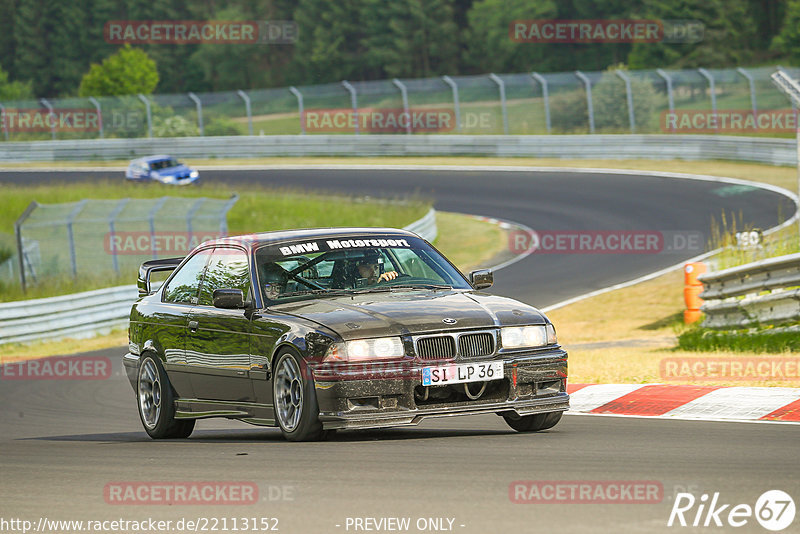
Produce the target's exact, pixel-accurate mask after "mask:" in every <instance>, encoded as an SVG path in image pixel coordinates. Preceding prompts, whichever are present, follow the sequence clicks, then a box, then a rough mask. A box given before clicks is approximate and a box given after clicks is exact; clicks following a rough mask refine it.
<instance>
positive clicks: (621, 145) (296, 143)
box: [0, 135, 797, 165]
mask: <svg viewBox="0 0 800 534" xmlns="http://www.w3.org/2000/svg"><path fill="white" fill-rule="evenodd" d="M156 153H159V154H161V153H168V154H171V155H174V156H177V157H179V158H209V157H214V158H252V157H271V156H465V155H469V156H498V157H533V158H565V159H567V158H583V159H585V158H593V159H638V158H641V159H679V160H680V159H683V160H708V159H724V160H736V161H749V162H757V163H767V164H770V165H794V164H796V162H797V151H796V144H795V141H794V140H793V139H775V138H767V137H736V136H722V135H553V136H547V135H272V136H235V137H175V138H156V139H86V140H72V141H30V142H8V143H0V163H3V162H8V163H11V162H28V161H66V160H81V161H88V160H109V159H131V158H134V157H139V156H146V155H150V154H156Z"/></svg>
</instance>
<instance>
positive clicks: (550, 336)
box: [545, 323, 558, 345]
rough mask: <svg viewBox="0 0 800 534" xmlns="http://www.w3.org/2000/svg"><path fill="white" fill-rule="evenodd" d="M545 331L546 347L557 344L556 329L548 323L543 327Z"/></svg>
mask: <svg viewBox="0 0 800 534" xmlns="http://www.w3.org/2000/svg"><path fill="white" fill-rule="evenodd" d="M545 330H546V331H547V344H548V345H556V344H557V343H558V338H557V337H556V327H555V326H553V323H550V324H549V325H547V326H546V327H545Z"/></svg>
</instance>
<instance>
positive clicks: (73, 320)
mask: <svg viewBox="0 0 800 534" xmlns="http://www.w3.org/2000/svg"><path fill="white" fill-rule="evenodd" d="M405 229H406V230H409V231H411V232H414V233H416V234H418V235H420V236H421V237H423V238H425V239H427V240H428V241H433V240H434V239H436V236H437V233H438V230H437V228H436V210H434V209H433V208H431V209H430V211H428V213H426V214H425V216H424V217H422V218H421V219H419V220H416V221H414V222H413V223H411V224H409V225H408V226H406V227H405ZM138 296H139V292H138V289H137V287H136V286H135V285H130V286H117V287H111V288H107V289H97V290H94V291H86V292H83V293H75V294H73V295H63V296H60V297H50V298H44V299H33V300H24V301H17V302H6V303H3V304H0V345H2V344H5V343H22V342H26V341H33V340H40V339H56V338H64V337H81V336H90V335H94V334H96V333H99V332H103V331H110V330H111V329H113V328H118V327H122V326H125V325H126V324H127V323H128V316H129V315H130V313H131V305H132V304H133V303H134V302H135V301H136V299H137V298H138Z"/></svg>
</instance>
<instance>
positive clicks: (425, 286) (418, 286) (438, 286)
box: [388, 284, 453, 289]
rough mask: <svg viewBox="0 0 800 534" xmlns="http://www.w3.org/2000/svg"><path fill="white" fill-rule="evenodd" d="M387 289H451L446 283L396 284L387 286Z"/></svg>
mask: <svg viewBox="0 0 800 534" xmlns="http://www.w3.org/2000/svg"><path fill="white" fill-rule="evenodd" d="M388 287H389V289H453V286H448V285H447V284H396V285H393V286H388Z"/></svg>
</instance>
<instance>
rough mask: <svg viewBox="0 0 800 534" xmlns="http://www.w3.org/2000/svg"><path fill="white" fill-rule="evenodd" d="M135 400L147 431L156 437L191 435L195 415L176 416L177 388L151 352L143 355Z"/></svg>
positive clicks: (186, 436) (174, 437) (152, 436)
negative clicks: (187, 416) (190, 417)
mask: <svg viewBox="0 0 800 534" xmlns="http://www.w3.org/2000/svg"><path fill="white" fill-rule="evenodd" d="M136 404H137V405H138V408H139V419H141V421H142V426H143V427H144V430H145V432H147V434H148V435H149V436H150V437H151V438H153V439H178V438H188V437H189V435H190V434H191V433H192V430H194V422H195V420H194V419H175V391H174V390H173V389H172V385H171V384H170V383H169V378H168V377H167V373H166V371H164V367H163V366H162V365H161V362H160V361H159V360H158V358H157V357H155V356H154V355H152V354H147V355H146V356H144V357H142V360H141V362H139V373H138V378H137V379H136Z"/></svg>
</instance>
